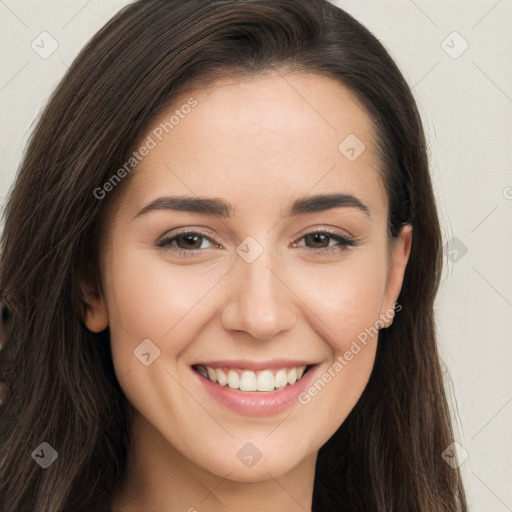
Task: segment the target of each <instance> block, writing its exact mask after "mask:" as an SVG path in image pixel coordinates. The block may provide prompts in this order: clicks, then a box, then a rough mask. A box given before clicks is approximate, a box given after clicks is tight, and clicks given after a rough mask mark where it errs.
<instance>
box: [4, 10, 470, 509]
mask: <svg viewBox="0 0 512 512" xmlns="http://www.w3.org/2000/svg"><path fill="white" fill-rule="evenodd" d="M282 70H297V71H305V72H312V73H317V74H322V75H325V76H329V77H332V78H334V79H336V80H338V81H339V82H340V83H342V84H344V85H345V86H347V87H348V88H350V90H352V91H353V92H354V93H355V94H356V95H357V97H358V98H359V99H360V101H361V102H362V103H363V105H364V106H365V108H366V109H367V112H368V114H369V116H370V117H371V119H372V121H373V123H374V125H375V130H376V134H377V137H378V141H379V149H380V152H379V158H380V163H381V168H380V172H381V173H382V178H383V182H384V184H385V187H386V190H387V193H388V198H389V205H390V206H389V219H388V227H389V234H390V236H392V237H394V236H396V235H397V233H398V230H399V229H400V227H401V226H402V225H404V224H406V223H411V224H412V226H413V241H412V249H411V254H410V258H409V262H408V265H407V268H406V273H405V277H404V281H403V286H402V290H401V293H400V296H399V299H398V302H399V304H400V305H401V306H402V310H401V311H400V312H399V313H397V315H396V317H395V320H394V322H393V323H392V324H391V326H390V327H389V328H387V329H382V330H381V331H380V334H379V342H378V348H377V356H376V360H375V365H374V368H373V372H372V374H371V377H370V380H369V382H368V384H367V387H366V388H365V390H364V392H363V394H362V396H361V398H360V400H359V401H358V403H357V404H356V406H355V407H354V409H353V410H352V412H351V413H350V415H349V416H348V418H347V419H346V421H345V422H344V423H343V424H342V425H341V426H340V428H339V429H338V431H337V432H336V433H335V434H334V435H333V436H332V438H331V439H330V440H329V441H328V442H327V443H326V444H325V445H324V446H323V447H322V448H321V450H320V453H319V456H318V463H317V470H316V475H315V485H314V494H313V510H314V511H331V510H332V511H340V510H350V511H356V510H360V511H366V512H368V511H379V512H391V511H400V512H405V511H408V512H409V511H419V510H422V511H429V512H455V511H465V510H467V506H466V499H465V494H464V488H463V484H462V481H461V477H460V474H459V470H458V469H452V467H451V466H449V465H448V464H447V463H446V462H445V461H444V460H443V458H442V456H441V454H442V452H443V450H444V449H445V448H446V447H447V446H448V445H449V444H450V443H451V442H452V441H453V432H452V427H451V420H450V411H449V407H448V403H447V399H446V396H445V390H444V384H443V374H442V371H441V367H440V361H439V356H438V351H437V348H436V334H435V323H434V314H433V305H434V299H435V296H436V294H437V290H438V287H439V283H440V274H441V268H442V252H441V232H440V226H439V220H438V215H437V211H436V204H435V199H434V195H433V190H432V184H431V179H430V175H429V166H428V158H427V150H426V142H425V136H424V132H423V128H422V124H421V119H420V116H419V114H418V110H417V106H416V103H415V100H414V98H413V95H412V94H411V90H410V88H409V87H408V85H407V83H406V81H405V80H404V78H403V76H402V74H401V73H400V71H399V69H398V68H397V66H396V64H395V63H394V62H393V60H392V58H391V57H390V56H389V54H388V53H387V52H386V50H385V49H384V47H383V46H382V45H381V44H380V43H379V41H378V40H377V39H376V38H375V37H374V36H373V35H372V34H371V33H370V32H369V31H368V30H367V29H366V28H364V27H363V26H362V25H361V24H360V23H358V22H357V21H356V20H354V19H353V18H352V17H351V16H350V15H348V14H347V13H346V12H344V11H343V10H341V9H339V8H338V7H335V6H334V5H331V4H330V3H328V2H327V1H325V0H300V1H298V0H139V1H136V2H134V3H132V4H129V5H128V6H126V7H125V8H123V9H121V11H120V12H119V13H118V14H117V15H116V16H115V17H114V18H113V19H112V20H110V21H109V22H108V23H107V24H106V25H105V26H104V27H103V28H102V29H101V30H100V31H99V32H98V33H97V34H96V35H95V36H94V37H93V39H92V40H91V41H90V42H89V43H88V44H87V45H86V47H85V48H84V49H83V50H82V51H81V53H80V54H79V56H78V57H77V58H76V60H75V61H74V63H73V65H72V66H71V67H70V69H69V71H68V72H67V74H66V76H65V77H64V79H63V80H62V82H61V83H60V85H59V86H58V87H57V89H56V91H55V92H54V94H53V96H52V97H51V99H50V101H49V103H48V105H47V107H46V109H45V110H44V112H43V114H42V116H41V118H40V120H39V122H38V124H37V127H36V128H35V130H34V132H33V134H32V136H31V139H30V141H29V144H28V146H27V149H26V152H25V155H24V158H23V162H22V165H21V167H20V170H19V173H18V175H17V178H16V181H15V184H14V187H13V188H12V191H11V193H10V195H9V198H8V202H7V206H6V209H5V219H4V221H5V228H4V232H3V236H2V245H1V255H0V257H1V260H0V262H1V263H0V264H1V266H0V292H1V294H2V296H3V297H4V298H6V300H7V302H6V306H5V308H4V309H5V311H8V312H7V313H5V312H3V313H2V316H3V317H4V318H5V319H7V318H9V319H10V320H9V322H8V323H9V325H10V326H11V327H12V335H11V336H10V340H9V341H8V342H7V343H6V345H5V347H4V348H3V349H2V350H1V352H0V378H1V379H2V380H4V381H6V382H7V383H8V384H9V386H10V397H9V399H8V400H7V402H6V403H5V404H4V405H3V406H2V407H0V434H1V437H0V440H1V441H0V442H1V444H0V468H1V472H0V510H5V511H8V512H27V511H28V510H31V511H35V512H43V511H44V512H47V511H51V512H68V511H69V512H71V511H72V512H79V511H88V510H91V511H92V510H94V511H100V510H108V502H109V498H110V496H111V492H112V490H113V488H114V486H115V484H116V482H117V481H118V479H119V478H120V477H121V476H122V474H123V471H124V470H125V467H126V455H127V450H128V447H129V443H130V426H131V413H130V408H129V405H128V404H127V401H126V398H125V396H124V395H123V393H122V390H121V388H120V386H119V384H118V382H117V380H116V377H115V374H114V369H113V363H112V358H111V353H110V346H109V332H108V329H107V330H106V331H104V332H102V333H100V334H93V333H91V332H89V331H88V330H87V329H86V328H85V326H84V325H83V323H82V316H81V313H82V310H83V299H82V297H81V293H80V289H81V288H80V284H81V282H82V280H83V279H84V278H85V277H91V276H92V278H96V280H97V281H98V285H99V282H100V279H99V277H98V276H99V272H100V269H99V266H98V249H99V240H100V235H101V232H102V229H103V227H104V225H105V221H106V219H107V218H108V216H107V213H108V211H109V208H112V207H113V205H114V204H115V201H117V200H119V197H120V194H121V192H122V190H123V189H124V187H126V185H127V183H129V181H130V175H128V176H127V177H126V178H124V180H122V182H121V183H119V184H118V185H117V186H116V187H115V188H114V190H112V191H111V192H110V193H109V194H107V196H106V197H105V198H104V199H101V200H100V199H97V198H96V197H95V194H94V191H95V190H97V189H98V188H101V187H102V186H103V185H104V184H105V183H106V182H107V181H108V180H109V179H110V178H111V177H112V175H113V174H114V172H115V171H116V170H117V169H119V168H120V167H121V166H122V165H123V164H124V163H125V162H126V160H127V158H128V157H129V155H130V154H131V151H133V148H134V147H135V144H136V142H137V141H138V140H139V139H140V137H141V136H143V135H144V133H145V130H147V128H148V127H149V126H150V123H151V122H152V120H154V119H155V117H156V116H158V115H160V114H161V113H162V112H163V111H164V109H166V108H168V106H169V105H170V104H171V103H172V102H173V100H174V99H175V98H177V96H178V95H180V94H182V93H183V92H184V91H187V89H188V90H191V88H192V87H207V86H208V84H211V83H213V80H214V79H215V77H218V76H220V75H221V74H230V75H231V76H234V77H242V76H243V77H252V76H258V75H259V74H261V73H264V72H272V71H282ZM340 142H341V141H340ZM134 172H136V170H135V171H134ZM4 323H5V322H4ZM4 339H6V337H4ZM43 442H46V443H48V444H49V445H50V446H51V447H53V448H54V449H55V451H56V452H57V453H58V458H57V460H56V461H55V462H54V463H53V464H52V465H51V466H50V467H48V468H47V469H42V468H41V467H39V465H38V464H36V463H35V462H34V460H33V458H32V456H31V454H32V453H33V451H34V450H35V449H36V448H37V447H39V446H40V445H41V443H43Z"/></svg>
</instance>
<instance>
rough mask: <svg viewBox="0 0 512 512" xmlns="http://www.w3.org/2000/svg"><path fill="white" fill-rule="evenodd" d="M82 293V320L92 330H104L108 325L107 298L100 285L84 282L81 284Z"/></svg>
mask: <svg viewBox="0 0 512 512" xmlns="http://www.w3.org/2000/svg"><path fill="white" fill-rule="evenodd" d="M80 290H81V294H82V301H83V307H82V320H83V322H84V324H85V326H86V327H87V329H89V331H92V332H102V331H104V330H105V329H106V328H107V327H108V313H107V308H106V303H105V299H104V298H103V294H102V292H101V290H100V287H99V286H98V285H95V284H92V283H91V282H83V283H81V285H80Z"/></svg>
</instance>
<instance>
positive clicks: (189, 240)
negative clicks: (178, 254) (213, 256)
mask: <svg viewBox="0 0 512 512" xmlns="http://www.w3.org/2000/svg"><path fill="white" fill-rule="evenodd" d="M201 238H202V237H201V235H183V236H182V238H180V239H179V240H186V243H189V242H190V245H193V244H194V239H195V242H196V245H197V241H198V240H199V245H198V246H197V247H193V249H196V248H199V247H200V246H201V242H200V240H201ZM191 240H192V241H191ZM178 245H180V244H178ZM185 248H189V247H185Z"/></svg>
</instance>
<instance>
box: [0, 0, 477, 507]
mask: <svg viewBox="0 0 512 512" xmlns="http://www.w3.org/2000/svg"><path fill="white" fill-rule="evenodd" d="M1 257H2V260H1V273H0V284H1V293H2V297H4V298H5V302H4V307H5V309H6V311H8V313H5V314H4V315H3V317H4V319H5V321H4V334H3V339H8V338H9V341H8V342H7V343H5V346H4V348H3V349H2V351H1V352H0V368H1V371H2V380H4V381H6V382H7V383H8V384H9V387H10V396H9V399H8V400H7V401H5V403H4V405H3V407H2V408H1V409H0V411H1V412H0V415H1V416H0V418H1V427H0V428H1V432H2V436H1V439H2V444H1V456H0V460H1V463H2V466H1V468H2V470H1V478H0V509H1V510H9V511H13V512H18V511H19V512H21V511H26V510H34V511H49V510H51V511H66V512H67V511H82V510H83V511H86V510H87V511H88V510H91V511H92V510H94V511H97V510H111V511H113V512H129V511H133V510H158V511H160V510H166V511H170V512H174V511H177V510H189V511H194V510H198V511H200V510H209V511H221V510H222V511H231V510H245V511H251V510H287V511H294V510H314V511H340V510H347V511H355V510H364V511H370V510H375V511H390V510H397V511H412V510H422V511H427V510H428V511H429V512H430V511H432V512H434V511H435V512H448V511H450V512H452V511H462V510H467V506H466V503H465V496H464V489H463V485H462V482H461V478H460V474H459V472H458V470H457V469H452V467H451V466H450V465H448V464H447V463H446V462H445V461H444V460H443V458H442V457H441V453H442V452H443V451H444V450H445V449H446V448H447V446H449V445H450V444H451V442H452V441H453V433H452V428H451V423H450V416H449V409H448V406H447V400H446V396H445V391H444V387H443V379H442V372H441V368H440V363H439V357H438V353H437V349H436V340H435V324H434V316H433V303H434V299H435V296H436V293H437V290H438V286H439V279H440V273H441V264H442V259H441V235H440V228H439V221H438V216H437V212H436V206H435V200H434V196H433V192H432V185H431V180H430V176H429V169H428V160H427V154H426V143H425V138H424V133H423V129H422V125H421V120H420V116H419V114H418V111H417V108H416V104H415V101H414V99H413V97H412V94H411V91H410V89H409V87H408V86H407V84H406V82H405V80H404V78H403V77H402V75H401V74H400V72H399V70H398V69H397V67H396V65H395V64H394V63H393V61H392V59H391V57H390V56H389V55H388V54H387V52H386V51H385V50H384V48H383V47H382V45H381V44H380V43H379V42H378V41H377V40H376V39H375V37H373V36H372V35H371V34H370V33H369V32H368V31H367V30H366V29H365V28H364V27H363V26H362V25H361V24H359V23H358V22H356V21H355V20H354V19H353V18H352V17H350V16H349V15H348V14H347V13H345V12H344V11H342V10H341V9H339V8H337V7H335V6H333V5H331V4H329V3H327V2H325V1H323V0H303V1H301V2H297V1H292V0H272V1H270V0H247V1H245V0H244V1H240V0H220V1H215V2H210V1H206V0H186V1H179V2H178V1H169V0H165V1H164V0H145V1H138V2H135V3H133V4H130V5H128V6H127V7H125V8H124V9H122V10H121V11H120V12H119V13H118V14H117V15H116V16H115V17H114V18H113V19H112V20H111V21H110V22H109V23H108V24H107V25H106V26H105V27H104V28H103V29H101V30H100V31H99V33H98V34H97V35H96V36H95V37H94V38H93V39H92V41H91V42H90V43H89V44H88V45H87V46H86V47H85V49H84V50H83V51H82V53H81V54H80V55H79V56H78V58H77V59H76V60H75V62H74V64H73V65H72V66H71V68H70V70H69V72H68V73H67V75H66V76H65V78H64V79H63V81H62V83H61V84H60V86H59V87H58V88H57V90H56V92H55V94H54V96H53V97H52V98H51V100H50V102H49V104H48V107H47V108H46V110H45V112H44V113H43V115H42V118H41V120H40V122H39V124H38V126H37V128H36V130H35V132H34V134H33V136H32V138H31V141H30V143H29V146H28V149H27V153H26V155H25V158H24V161H23V165H22V167H21V170H20V173H19V176H18V177H17V180H16V183H15V185H14V188H13V190H12V193H11V195H10V197H9V200H8V204H7V208H6V218H5V231H4V235H3V240H2V253H1Z"/></svg>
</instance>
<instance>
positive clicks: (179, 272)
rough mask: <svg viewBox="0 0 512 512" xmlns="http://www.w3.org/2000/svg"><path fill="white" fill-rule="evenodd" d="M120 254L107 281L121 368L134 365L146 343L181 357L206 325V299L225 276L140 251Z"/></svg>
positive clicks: (115, 348) (114, 346) (115, 351)
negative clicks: (149, 341)
mask: <svg viewBox="0 0 512 512" xmlns="http://www.w3.org/2000/svg"><path fill="white" fill-rule="evenodd" d="M117 254H118V255H119V256H118V257H115V255H114V258H113V259H112V261H113V262H114V265H113V267H112V269H111V270H112V271H111V273H110V279H109V280H107V282H106V298H107V304H108V309H109V315H110V331H111V340H112V353H113V358H114V362H115V363H116V366H117V367H121V366H123V367H124V366H126V365H131V364H134V361H133V360H134V358H133V351H134V350H135V349H136V347H137V346H138V345H139V344H140V343H141V342H142V341H143V340H145V339H150V340H151V341H152V342H153V343H154V344H155V345H156V346H157V347H158V348H159V349H160V350H161V351H162V352H163V351H166V352H167V353H169V352H170V355H174V356H176V355H178V354H179V353H180V352H181V351H182V350H183V349H184V348H185V347H186V346H187V344H188V343H189V342H190V340H192V339H193V338H194V337H195V336H196V335H197V333H198V332H199V329H200V328H201V327H202V326H203V325H204V320H205V316H206V315H207V314H208V313H207V311H206V306H207V304H208V302H209V301H208V300H204V299H207V296H208V293H209V292H210V291H211V290H212V289H214V288H215V285H216V283H217V282H219V279H220V278H221V277H222V274H219V272H216V273H215V272H208V270H207V269H204V268H202V269H201V268H199V267H200V266H197V267H192V266H190V265H184V266H182V267H180V266H178V265H171V264H170V263H168V262H166V261H164V260H163V259H156V258H149V257H148V255H147V253H146V252H145V251H140V250H130V249H129V248H126V249H122V248H121V249H120V250H118V251H117ZM193 269H194V270H193Z"/></svg>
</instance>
